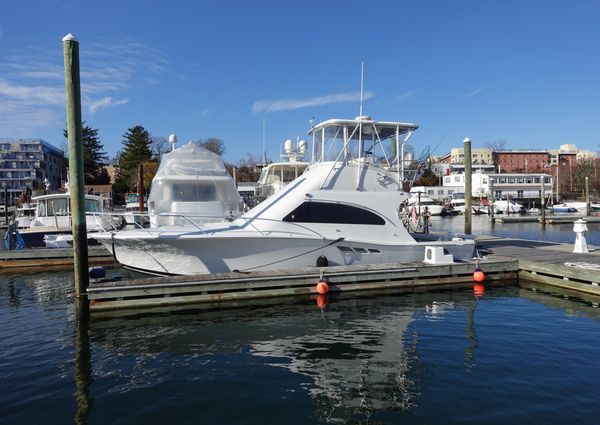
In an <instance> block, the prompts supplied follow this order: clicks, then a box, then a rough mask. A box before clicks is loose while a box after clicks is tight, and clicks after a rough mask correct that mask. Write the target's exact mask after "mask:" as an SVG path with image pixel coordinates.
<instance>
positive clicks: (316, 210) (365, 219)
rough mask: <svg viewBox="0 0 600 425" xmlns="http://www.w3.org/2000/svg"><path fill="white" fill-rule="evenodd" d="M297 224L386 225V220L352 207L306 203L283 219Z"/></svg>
mask: <svg viewBox="0 0 600 425" xmlns="http://www.w3.org/2000/svg"><path fill="white" fill-rule="evenodd" d="M283 221H291V222H295V223H339V224H376V225H384V224H385V220H384V219H383V218H381V217H380V216H378V215H377V214H375V213H372V212H371V211H367V210H365V209H362V208H358V207H353V206H350V205H341V204H330V203H326V202H304V203H303V204H301V205H300V206H299V207H298V208H296V209H295V210H294V211H292V212H291V213H289V214H288V215H286V216H285V217H284V218H283Z"/></svg>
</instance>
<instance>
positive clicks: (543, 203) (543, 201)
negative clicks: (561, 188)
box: [540, 176, 546, 227]
mask: <svg viewBox="0 0 600 425" xmlns="http://www.w3.org/2000/svg"><path fill="white" fill-rule="evenodd" d="M541 181H542V187H541V190H540V195H541V199H540V208H541V210H542V219H541V223H542V227H543V226H545V225H546V178H545V177H544V176H542V178H541Z"/></svg>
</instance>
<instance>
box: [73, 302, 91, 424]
mask: <svg viewBox="0 0 600 425" xmlns="http://www.w3.org/2000/svg"><path fill="white" fill-rule="evenodd" d="M78 302H79V301H76V304H77V303H78ZM89 319H90V317H89V311H88V310H87V308H83V307H82V306H79V305H78V306H77V318H76V321H75V344H74V345H75V386H76V392H75V399H76V401H77V412H76V413H75V423H76V424H78V425H80V424H86V423H87V419H88V416H89V413H90V409H91V406H92V401H93V400H92V399H91V397H90V385H91V384H92V365H91V350H90V337H89Z"/></svg>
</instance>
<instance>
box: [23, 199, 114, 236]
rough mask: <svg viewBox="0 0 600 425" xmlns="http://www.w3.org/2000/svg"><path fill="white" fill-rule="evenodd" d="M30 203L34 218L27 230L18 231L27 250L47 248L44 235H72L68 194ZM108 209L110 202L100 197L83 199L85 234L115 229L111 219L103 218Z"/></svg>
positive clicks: (106, 215) (105, 216)
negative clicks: (86, 232)
mask: <svg viewBox="0 0 600 425" xmlns="http://www.w3.org/2000/svg"><path fill="white" fill-rule="evenodd" d="M31 200H32V201H33V202H34V203H35V204H36V210H35V215H34V218H33V220H31V221H30V224H29V227H28V228H25V229H19V233H20V234H21V237H22V238H23V240H24V241H25V246H26V247H27V248H33V247H44V246H46V244H45V242H44V238H45V236H46V235H58V234H70V233H71V231H72V229H71V223H72V220H71V202H70V201H71V194H70V192H68V191H67V192H60V193H50V194H46V195H40V196H34V197H33V198H31ZM109 209H110V198H107V197H106V196H103V195H101V194H91V193H89V194H86V195H85V211H86V228H87V231H88V232H97V231H100V230H104V229H106V228H109V227H111V226H113V225H114V222H113V218H112V217H111V216H110V215H108V214H102V213H105V212H107V211H108V210H109ZM97 213H100V214H97ZM90 214H93V215H90Z"/></svg>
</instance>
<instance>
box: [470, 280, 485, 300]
mask: <svg viewBox="0 0 600 425" xmlns="http://www.w3.org/2000/svg"><path fill="white" fill-rule="evenodd" d="M473 293H474V294H475V296H476V297H483V294H484V293H485V285H483V284H482V283H476V284H475V285H473Z"/></svg>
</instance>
